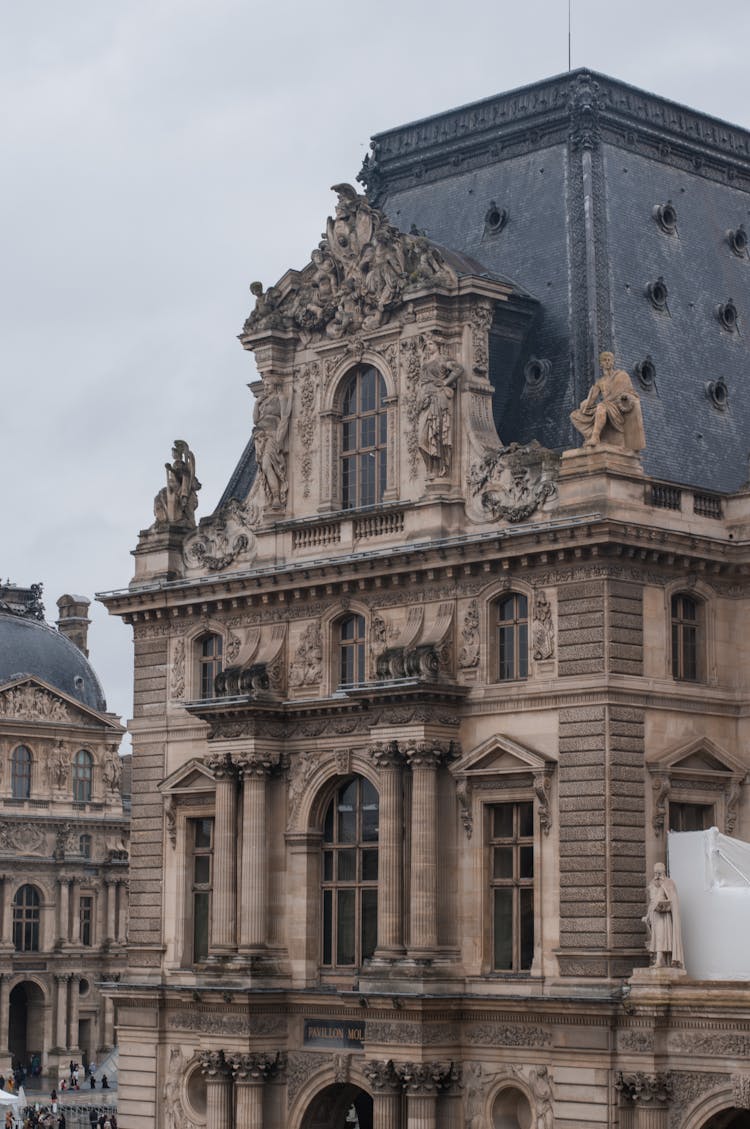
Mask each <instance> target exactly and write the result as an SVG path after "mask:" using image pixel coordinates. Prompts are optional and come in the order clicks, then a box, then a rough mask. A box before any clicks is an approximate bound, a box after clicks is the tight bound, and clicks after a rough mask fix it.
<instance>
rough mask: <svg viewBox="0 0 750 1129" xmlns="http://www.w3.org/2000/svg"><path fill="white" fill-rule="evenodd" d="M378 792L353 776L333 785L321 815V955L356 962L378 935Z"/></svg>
mask: <svg viewBox="0 0 750 1129" xmlns="http://www.w3.org/2000/svg"><path fill="white" fill-rule="evenodd" d="M378 817H379V813H378V794H377V792H376V791H375V789H374V788H373V786H372V784H370V782H369V780H365V779H364V778H363V777H360V776H355V777H354V778H353V779H352V780H348V781H347V782H346V783H344V784H342V785H341V786H340V787H339V788H337V789H336V792H335V794H334V796H333V797H332V799H331V802H330V803H329V805H328V808H327V809H326V814H325V819H324V821H323V913H322V918H323V937H322V961H321V963H322V964H323V965H324V966H326V967H329V968H351V967H359V966H360V965H361V964H362V962H363V961H365V960H367V959H368V957H371V956H372V954H373V953H374V952H375V945H376V944H377V936H378Z"/></svg>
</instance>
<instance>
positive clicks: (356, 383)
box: [341, 365, 388, 510]
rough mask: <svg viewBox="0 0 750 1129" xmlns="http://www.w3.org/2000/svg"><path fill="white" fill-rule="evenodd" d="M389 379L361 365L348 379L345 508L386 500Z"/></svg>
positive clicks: (343, 436)
mask: <svg viewBox="0 0 750 1129" xmlns="http://www.w3.org/2000/svg"><path fill="white" fill-rule="evenodd" d="M385 397H386V388H385V381H384V380H383V377H382V376H381V375H380V373H379V372H378V370H377V369H376V368H373V367H372V365H359V366H358V367H357V368H356V369H355V370H354V372H353V373H352V374H351V376H350V377H349V378H348V380H347V382H346V387H345V388H344V398H343V402H342V410H341V505H342V507H343V509H345V510H351V509H356V508H358V507H359V506H374V505H375V504H376V503H377V502H382V500H383V494H384V493H385V488H386V483H387V475H388V451H387V444H388V413H387V409H386V406H385Z"/></svg>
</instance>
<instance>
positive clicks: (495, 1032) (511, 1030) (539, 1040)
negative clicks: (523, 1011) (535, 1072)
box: [465, 1023, 552, 1047]
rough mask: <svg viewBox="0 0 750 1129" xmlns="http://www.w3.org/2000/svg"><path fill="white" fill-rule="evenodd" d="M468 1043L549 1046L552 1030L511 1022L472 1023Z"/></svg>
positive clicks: (485, 1045)
mask: <svg viewBox="0 0 750 1129" xmlns="http://www.w3.org/2000/svg"><path fill="white" fill-rule="evenodd" d="M465 1039H466V1042H467V1043H471V1044H472V1045H474V1046H484V1047H492V1046H497V1047H548V1046H549V1045H550V1044H551V1042H552V1034H551V1032H549V1031H547V1030H545V1029H544V1028H543V1027H531V1026H525V1025H521V1024H511V1023H472V1024H471V1025H470V1026H468V1027H467V1029H466V1032H465Z"/></svg>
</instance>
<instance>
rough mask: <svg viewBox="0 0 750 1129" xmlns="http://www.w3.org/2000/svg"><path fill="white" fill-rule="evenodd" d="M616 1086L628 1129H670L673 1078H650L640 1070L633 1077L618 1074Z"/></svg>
mask: <svg viewBox="0 0 750 1129" xmlns="http://www.w3.org/2000/svg"><path fill="white" fill-rule="evenodd" d="M615 1085H616V1087H617V1089H618V1090H619V1092H620V1100H621V1103H622V1106H621V1110H620V1120H621V1122H622V1124H623V1125H624V1126H627V1127H628V1129H667V1126H668V1124H669V1103H670V1101H671V1098H672V1079H671V1077H670V1075H669V1074H648V1073H646V1071H643V1070H637V1071H634V1072H633V1073H631V1074H618V1075H617V1078H616V1080H615ZM623 1114H624V1116H623Z"/></svg>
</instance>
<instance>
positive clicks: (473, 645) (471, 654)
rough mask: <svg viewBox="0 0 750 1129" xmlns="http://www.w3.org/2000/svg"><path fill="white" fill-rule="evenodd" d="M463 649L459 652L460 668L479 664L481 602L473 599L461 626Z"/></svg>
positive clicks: (463, 668) (471, 667) (469, 667)
mask: <svg viewBox="0 0 750 1129" xmlns="http://www.w3.org/2000/svg"><path fill="white" fill-rule="evenodd" d="M461 640H462V642H461V650H460V651H459V652H458V666H459V669H460V670H471V669H473V668H474V667H476V666H479V602H478V601H477V600H471V601H470V602H469V606H468V608H467V609H466V614H465V615H464V623H463V627H462V628H461Z"/></svg>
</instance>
